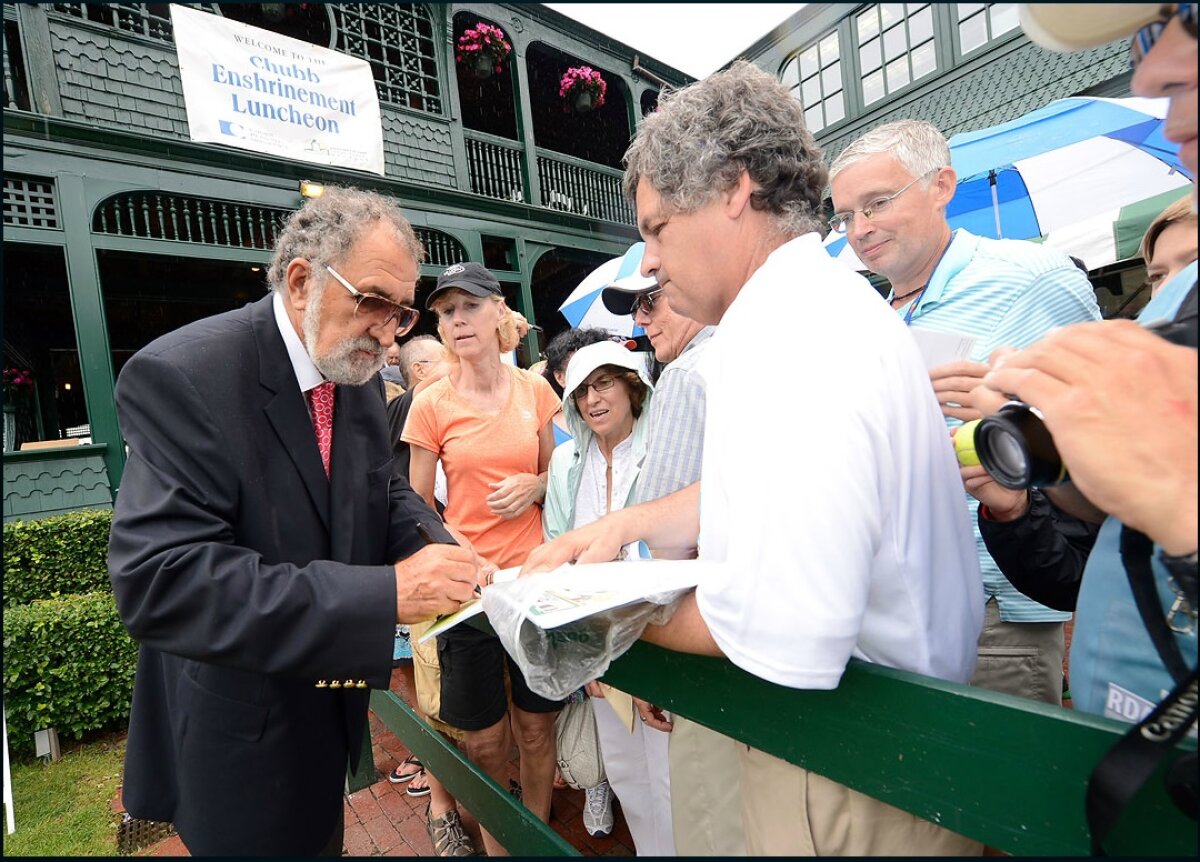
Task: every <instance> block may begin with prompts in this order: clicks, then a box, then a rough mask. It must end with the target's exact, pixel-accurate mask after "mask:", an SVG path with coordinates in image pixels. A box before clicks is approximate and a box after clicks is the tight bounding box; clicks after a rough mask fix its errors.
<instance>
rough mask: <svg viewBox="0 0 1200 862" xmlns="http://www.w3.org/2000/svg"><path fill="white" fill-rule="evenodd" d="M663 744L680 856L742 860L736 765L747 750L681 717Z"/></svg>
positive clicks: (743, 846)
mask: <svg viewBox="0 0 1200 862" xmlns="http://www.w3.org/2000/svg"><path fill="white" fill-rule="evenodd" d="M672 720H673V721H674V723H675V726H674V728H673V729H672V730H671V737H670V739H669V740H668V748H667V758H668V761H669V763H670V765H671V815H672V821H673V823H674V827H675V851H676V852H677V853H678V854H679V855H680V856H745V855H746V838H745V835H743V834H742V801H741V791H740V786H741V780H740V778H739V775H740V772H741V764H740V762H739V759H738V749H739V748H745V747H746V746H745V745H743V744H742V743H740V742H738V741H737V740H734V739H730V738H729V737H728V736H722V735H721V734H719V733H717V732H716V731H715V730H709V729H708V728H707V727H705V726H704V725H702V724H696V722H694V721H690V720H688V719H686V718H684V717H683V716H681V715H676V716H673V717H672Z"/></svg>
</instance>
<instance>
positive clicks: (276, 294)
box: [108, 188, 478, 856]
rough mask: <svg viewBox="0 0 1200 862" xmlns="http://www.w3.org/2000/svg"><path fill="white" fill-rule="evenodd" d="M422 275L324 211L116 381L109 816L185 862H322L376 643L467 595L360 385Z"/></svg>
mask: <svg viewBox="0 0 1200 862" xmlns="http://www.w3.org/2000/svg"><path fill="white" fill-rule="evenodd" d="M423 254H424V253H423V250H422V248H421V244H420V242H419V241H418V240H417V238H416V235H415V234H414V232H413V229H412V227H411V226H410V225H409V223H408V221H407V220H406V219H405V218H404V216H403V215H402V214H401V212H400V209H399V207H397V206H396V204H395V202H394V201H393V200H391V199H387V198H384V197H381V196H379V195H376V194H373V193H369V192H362V191H357V190H352V189H334V188H330V189H326V191H325V194H324V195H323V196H322V197H320V198H316V199H311V200H308V201H306V202H305V203H304V205H303V206H302V207H301V208H300V209H299V210H297V211H296V212H295V213H294V214H293V215H292V216H291V218H290V219H289V220H288V222H287V223H286V225H285V226H284V227H283V230H282V231H281V232H280V234H279V237H278V240H277V242H276V247H275V253H274V258H273V260H272V262H271V266H270V270H269V272H268V281H269V283H270V286H271V288H272V291H271V293H270V294H269V295H268V296H266V297H263V298H262V299H261V300H259V301H258V302H255V303H252V304H250V305H247V306H245V307H244V308H241V309H238V310H237V311H231V312H228V313H225V314H221V315H217V316H215V317H210V318H207V319H204V320H200V321H197V322H195V323H192V324H189V325H187V326H185V327H183V328H182V329H179V330H177V331H175V332H172V333H169V334H167V335H165V336H163V337H161V338H159V339H157V340H156V341H154V342H152V343H151V344H150V345H149V346H147V347H145V348H143V349H142V350H140V351H139V352H138V353H137V354H136V355H135V356H134V357H133V358H132V359H130V360H129V362H128V363H127V364H126V365H125V368H124V369H123V370H122V372H121V376H120V379H119V380H118V382H117V390H116V398H117V413H118V416H119V418H120V421H121V431H122V433H123V435H124V437H125V440H126V443H127V445H128V452H129V455H128V462H127V464H126V467H125V472H124V476H123V480H122V483H121V488H120V493H119V495H118V497H117V502H116V508H115V512H114V516H113V524H112V534H111V540H110V545H109V557H108V565H109V575H110V578H111V580H112V584H113V592H114V594H115V597H116V602H117V608H118V610H119V612H120V614H121V619H122V620H123V622H124V623H125V626H126V628H128V630H129V632H130V634H131V635H132V636H133V637H134V639H135V640H137V641H138V642H139V643H140V649H139V653H138V669H137V678H136V681H135V684H134V692H133V706H132V713H131V716H130V723H129V742H128V747H127V750H126V760H125V783H124V804H125V807H126V809H127V810H128V811H129V813H130V814H131V815H133V816H134V817H138V818H145V819H149V820H163V821H170V822H173V823H174V824H175V826H176V828H177V830H178V831H179V834H180V836H181V837H182V839H183V841H184V843H185V844H186V846H187V848H188V850H189V851H190V853H191V854H192V855H194V856H205V855H237V856H243V855H245V856H250V855H255V856H257V855H271V856H300V855H331V856H340V855H341V852H342V827H343V822H342V812H343V802H342V788H343V784H344V778H345V774H346V769H347V766H348V764H351V763H355V762H357V759H358V755H359V748H360V747H361V745H362V741H363V728H364V723H365V720H366V713H367V698H368V695H369V689H370V688H380V689H386V688H387V687H388V684H389V682H390V678H391V669H392V648H393V640H394V636H395V626H396V624H397V623H412V622H418V621H420V620H424V619H427V618H429V617H432V616H434V615H436V614H439V613H446V612H449V611H453V610H456V609H457V608H458V607H459V606H460V604H461V603H462V602H463V601H466V600H467V599H469V598H471V596H472V594H473V590H474V588H475V586H476V584H477V581H478V566H477V563H476V558H475V556H474V554H473V553H472V552H470V551H468V550H466V549H464V548H460V547H458V546H457V545H455V544H453V540H452V539H451V538H450V536H449V535H448V534H447V533H446V531H445V530H444V529H443V528H442V526H441V519H440V518H438V516H437V515H436V514H434V513H433V512H432V511H431V510H430V509H429V508H428V507H427V506H426V505H425V503H424V502H423V501H422V500H421V499H420V498H419V497H418V496H417V495H416V494H414V493H413V491H412V489H411V488H409V486H408V485H407V484H406V483H404V482H402V481H401V480H399V479H394V478H393V469H392V456H391V441H390V440H389V438H388V431H387V422H386V418H385V411H384V396H383V384H382V381H381V380H380V377H379V374H378V372H379V369H380V368H381V367H382V365H383V362H384V354H385V351H386V350H387V348H388V347H389V346H391V344H392V343H393V342H394V341H395V339H396V338H397V337H398V336H400V335H403V334H404V333H405V332H406V331H408V330H409V329H410V328H411V327H412V325H413V323H415V321H416V316H417V313H416V312H415V311H414V310H413V309H412V308H410V304H411V303H412V301H413V294H414V291H415V289H416V282H417V279H418V277H419V274H420V271H419V268H418V267H419V264H420V261H421V258H422V257H423ZM430 542H433V543H434V544H430Z"/></svg>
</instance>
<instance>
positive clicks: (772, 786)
mask: <svg viewBox="0 0 1200 862" xmlns="http://www.w3.org/2000/svg"><path fill="white" fill-rule="evenodd" d="M739 757H740V760H741V766H742V770H741V778H742V818H743V822H744V825H745V830H746V849H747V851H748V852H749V853H750V855H751V856H979V855H980V854H981V853H982V852H983V845H982V844H980V843H979V842H978V841H972V840H971V839H970V838H966V837H964V836H962V835H958V834H956V833H954V832H951V831H949V830H948V829H943V828H942V827H940V826H935V825H934V824H932V823H930V822H929V821H927V820H922V819H921V818H920V817H917V816H916V815H913V814H909V813H907V812H905V811H901V810H900V809H899V808H894V807H892V806H891V805H888V804H886V803H884V802H880V801H879V800H877V799H873V798H872V797H870V796H867V795H865V794H862V793H859V792H858V791H856V790H851V789H850V788H849V787H846V786H844V785H841V784H838V783H837V782H835V781H830V780H829V779H828V778H823V777H822V776H820V775H817V774H816V773H814V772H809V771H808V770H807V769H802V768H801V767H799V766H794V765H792V764H790V763H787V762H785V761H783V760H780V759H779V758H777V757H772V756H771V755H769V754H765V753H763V752H761V751H758V750H756V749H753V748H748V747H747V746H745V745H742V746H739Z"/></svg>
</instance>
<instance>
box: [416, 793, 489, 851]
mask: <svg viewBox="0 0 1200 862" xmlns="http://www.w3.org/2000/svg"><path fill="white" fill-rule="evenodd" d="M432 810H433V804H432V803H430V805H429V806H428V807H426V809H425V830H426V831H427V832H428V833H429V840H430V841H431V842H432V843H433V855H434V856H474V855H476V853H475V845H473V844H472V843H471V838H470V836H468V835H467V833H466V831H464V830H463V825H462V820H461V819H460V818H459V816H458V809H456V808H451V809H450V810H449V811H447V812H446V813H445V814H443V815H442V816H441V817H437V818H435V817H432V816H431V814H432Z"/></svg>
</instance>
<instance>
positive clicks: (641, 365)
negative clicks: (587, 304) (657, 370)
mask: <svg viewBox="0 0 1200 862" xmlns="http://www.w3.org/2000/svg"><path fill="white" fill-rule="evenodd" d="M603 365H615V366H617V367H618V368H628V369H629V370H630V371H633V372H635V373H636V374H638V376H640V377H641V378H642V379H643V380H645V379H646V354H644V353H634V352H633V351H631V350H629V349H628V348H627V347H625V346H624V345H622V344H618V343H617V342H615V341H598V342H596V343H595V344H589V345H588V346H587V347H581V348H579V349H578V350H576V351H575V355H574V356H572V357H571V361H570V362H569V363H567V382H566V384H565V385H564V386H563V393H564V395H565V396H567V397H569V396H570V394H571V393H572V392H574V391H575V390H576V389H578V388H579V384H581V383H583V381H585V380H587V379H588V375H589V374H591V373H592V372H593V371H595V370H596V369H597V368H600V367H601V366H603ZM647 382H649V381H648V380H647ZM564 400H565V399H564Z"/></svg>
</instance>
